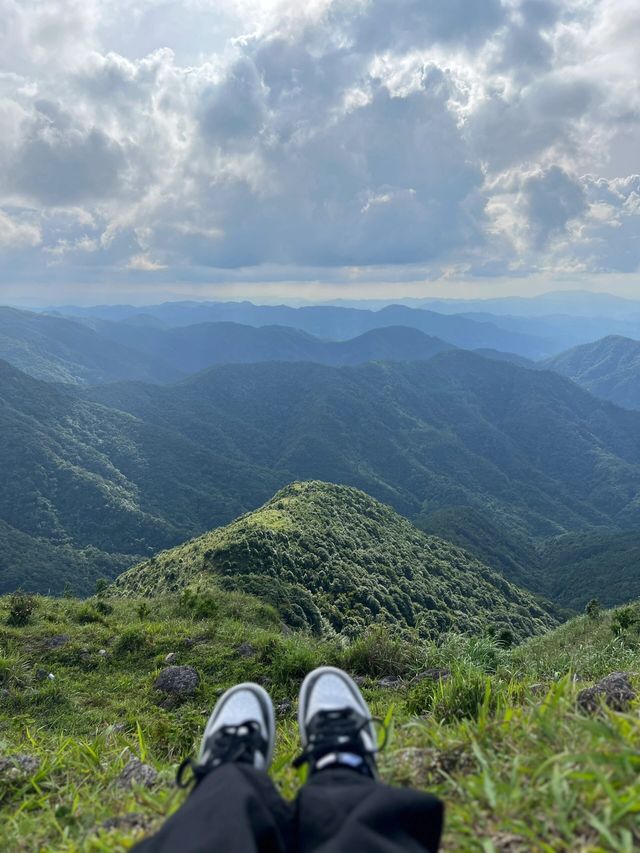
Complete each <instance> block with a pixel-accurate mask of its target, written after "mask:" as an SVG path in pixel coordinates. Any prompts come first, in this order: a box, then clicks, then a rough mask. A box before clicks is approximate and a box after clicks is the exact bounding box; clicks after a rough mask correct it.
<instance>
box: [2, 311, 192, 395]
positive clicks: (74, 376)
mask: <svg viewBox="0 0 640 853" xmlns="http://www.w3.org/2000/svg"><path fill="white" fill-rule="evenodd" d="M0 359H4V360H6V361H8V362H9V363H10V364H12V365H13V366H14V367H17V368H19V369H20V370H23V371H24V372H25V373H28V374H29V375H30V376H34V377H35V378H36V379H44V380H46V381H49V382H64V383H71V384H81V385H82V384H87V383H100V382H113V381H116V380H119V379H140V380H145V381H147V382H171V381H173V380H176V379H179V378H180V376H181V375H183V374H182V373H181V371H180V370H178V369H177V368H175V367H172V366H171V365H170V364H168V363H166V362H163V361H162V360H161V359H159V358H158V357H155V356H152V355H149V354H146V353H141V352H139V351H137V349H136V348H135V347H133V348H132V347H130V346H127V345H125V344H121V343H118V342H115V341H111V340H109V339H108V338H105V337H103V336H101V335H99V334H97V333H96V332H95V331H93V330H92V329H90V328H88V327H87V326H86V325H85V324H83V323H80V322H76V321H74V320H71V319H69V318H67V317H59V316H52V315H49V314H35V313H33V312H31V311H19V310H17V309H15V308H4V307H1V306H0Z"/></svg>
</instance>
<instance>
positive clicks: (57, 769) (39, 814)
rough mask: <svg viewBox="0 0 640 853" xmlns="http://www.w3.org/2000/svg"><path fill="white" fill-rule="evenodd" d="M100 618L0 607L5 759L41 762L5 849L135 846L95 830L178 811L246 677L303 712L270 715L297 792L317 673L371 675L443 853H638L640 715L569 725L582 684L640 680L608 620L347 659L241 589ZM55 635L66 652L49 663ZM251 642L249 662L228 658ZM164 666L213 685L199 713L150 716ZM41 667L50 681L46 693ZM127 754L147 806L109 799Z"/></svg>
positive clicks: (385, 639) (80, 610) (282, 764)
mask: <svg viewBox="0 0 640 853" xmlns="http://www.w3.org/2000/svg"><path fill="white" fill-rule="evenodd" d="M105 603H106V604H107V605H108V606H110V607H112V608H113V611H112V612H111V613H109V614H107V615H104V616H101V615H100V614H99V613H98V612H97V610H96V601H95V600H93V601H92V602H88V603H87V602H81V601H77V600H71V599H57V600H55V599H45V598H41V599H38V600H37V606H36V610H35V612H34V615H33V618H32V621H31V623H30V624H28V625H26V626H24V627H8V626H7V625H6V613H7V609H8V605H9V602H8V601H7V599H0V650H1V651H0V690H3V691H6V692H4V693H3V702H2V706H1V708H0V753H2V754H15V753H17V752H20V753H27V754H30V755H36V756H38V757H40V759H41V761H42V764H41V766H40V769H39V770H38V771H37V772H36V773H35V775H33V776H32V777H28V778H26V779H24V780H22V781H18V780H16V781H14V782H13V783H7V782H6V779H5V781H4V784H0V836H2V837H3V839H4V849H6V850H10V851H12V853H13V851H15V853H18V851H33V850H46V851H50V853H53V851H60V853H62V851H67V853H70V852H71V851H74V853H75V851H85V850H86V851H103V850H104V851H106V850H109V851H121V850H125V849H127V848H128V847H129V846H130V845H131V844H132V843H133V841H134V840H135V838H138V837H140V836H139V834H137V832H136V831H134V830H131V829H127V828H120V829H115V830H112V831H106V830H104V829H101V824H102V823H103V821H105V820H107V819H109V818H114V817H121V818H122V816H124V815H127V814H131V813H133V814H136V815H138V816H139V821H141V822H142V823H143V824H144V825H145V826H146V827H147V829H153V828H154V827H157V826H158V825H159V824H160V823H161V821H162V819H163V816H164V815H165V814H167V813H169V812H170V811H171V810H173V809H174V808H176V807H177V806H178V805H179V803H180V801H181V798H182V796H183V794H181V793H180V794H178V793H176V792H175V790H174V789H173V787H172V777H173V773H174V770H175V767H176V764H177V763H178V762H179V760H180V759H181V758H182V757H183V756H184V755H185V754H188V753H189V752H190V751H191V750H192V749H194V748H195V744H196V743H197V739H198V736H199V734H200V731H201V728H202V726H203V724H204V721H205V719H206V716H207V714H208V713H209V710H210V708H211V706H212V704H213V703H214V702H215V699H216V697H217V696H218V695H219V693H220V691H222V690H223V689H225V688H226V687H228V686H230V685H231V684H233V683H234V682H236V681H238V680H240V679H246V678H254V679H255V678H262V679H263V681H264V682H265V683H266V684H267V685H268V687H269V689H270V690H271V692H272V694H273V697H274V699H275V700H276V702H278V701H282V700H284V699H290V700H293V702H294V707H293V709H292V710H291V711H289V712H287V713H285V714H284V715H280V716H279V720H278V748H277V752H276V758H275V762H274V767H273V770H272V774H273V776H274V778H275V780H276V782H277V784H278V785H279V787H280V788H281V790H282V791H283V792H284V793H285V795H292V794H293V793H294V791H295V789H296V787H297V785H298V784H299V780H298V778H297V775H296V773H295V772H294V771H293V770H292V769H291V768H290V766H289V765H290V760H291V758H292V757H293V756H294V755H295V754H296V752H297V750H298V748H299V747H298V743H297V739H296V733H295V725H294V712H295V697H296V691H297V686H298V684H299V681H300V680H301V678H302V676H303V675H304V674H305V672H306V671H307V670H308V669H309V668H311V667H313V666H315V665H317V664H319V663H337V664H339V665H343V666H345V667H346V668H348V669H349V670H350V671H352V672H354V673H360V674H362V675H365V676H366V680H365V684H364V692H365V695H366V697H367V699H368V700H369V702H370V703H371V706H372V710H373V712H374V713H375V714H377V715H380V716H382V717H385V716H387V717H388V716H389V715H391V716H392V720H393V721H392V728H391V735H390V740H389V743H388V746H387V749H386V751H385V753H384V754H383V757H382V759H381V766H382V771H383V776H384V778H385V779H386V780H388V781H391V782H394V783H397V784H411V785H416V786H418V787H420V788H424V789H427V790H431V791H434V792H436V793H437V794H439V795H440V796H441V797H443V798H444V800H445V801H446V803H447V808H448V811H447V829H446V834H445V842H444V849H445V850H448V851H476V850H477V851H510V853H514V852H515V851H522V853H524V851H532V850H534V851H538V850H539V851H547V853H549V852H550V851H554V853H556V851H566V853H568V851H572V853H574V852H575V851H620V853H631V851H632V850H633V849H634V845H637V844H638V843H640V826H639V822H638V809H639V807H640V783H639V781H638V779H639V776H638V770H639V769H640V759H639V758H638V755H639V754H640V721H639V719H638V708H637V707H636V708H635V709H633V710H632V711H631V713H629V714H614V713H612V712H607V713H606V714H605V715H604V716H602V717H601V718H600V719H593V718H586V717H582V716H581V715H579V714H578V713H577V712H576V711H575V694H576V691H577V690H578V689H579V687H580V686H582V684H583V683H591V682H592V681H593V679H595V678H598V677H600V676H602V675H604V674H605V673H608V672H611V671H613V670H619V669H625V670H630V671H632V672H636V673H637V672H638V669H639V668H640V667H639V664H640V657H639V654H638V633H637V631H634V630H632V629H630V630H629V631H628V632H627V633H625V634H623V635H622V636H621V637H614V635H613V633H612V630H611V619H612V616H611V614H605V615H603V616H602V617H600V619H599V620H597V621H590V620H587V619H586V617H580V618H578V619H576V620H574V621H572V622H570V623H568V624H565V625H563V626H562V627H561V628H559V629H557V630H556V631H554V632H553V633H551V634H549V635H546V636H544V637H540V638H536V639H534V640H531V641H529V643H527V644H526V645H524V646H521V647H519V648H517V649H515V650H513V651H505V650H501V649H498V648H497V647H496V646H495V645H494V644H493V643H492V642H491V641H489V640H486V639H480V640H478V639H476V640H473V639H465V638H463V637H460V636H457V635H449V636H446V637H444V638H443V641H442V643H441V645H440V646H439V647H436V646H435V645H434V644H432V643H419V642H413V643H410V644H406V645H402V644H401V643H399V642H397V641H394V640H392V639H391V638H390V636H389V635H388V634H385V633H384V632H382V631H378V632H376V633H374V634H371V635H368V636H365V637H364V638H363V639H361V640H360V641H359V642H356V643H355V644H354V645H352V646H350V647H348V648H344V647H341V646H340V645H339V644H338V643H337V642H335V641H333V642H326V641H325V642H320V641H318V640H314V639H313V638H310V637H308V636H305V635H302V634H292V635H287V634H285V633H283V631H282V629H281V626H280V623H279V620H278V618H277V616H276V615H275V613H274V611H273V610H271V609H270V608H269V607H268V606H265V605H263V604H260V603H258V602H257V601H256V600H254V599H251V598H248V597H246V596H244V595H242V594H239V593H229V592H223V591H220V592H219V593H218V594H217V595H216V596H215V598H211V599H209V600H205V601H204V602H202V601H201V602H200V604H199V605H196V606H194V602H193V600H189V599H188V598H184V597H183V598H182V599H179V598H178V597H177V596H172V597H166V598H163V599H159V600H155V601H154V602H153V606H152V608H151V609H150V608H149V607H148V603H147V602H138V601H135V600H121V599H120V600H118V599H113V600H105ZM140 605H142V608H141V607H140ZM145 605H146V611H145ZM198 608H199V609H198ZM106 609H108V608H106ZM636 611H637V612H638V615H640V608H636ZM96 620H97V621H96ZM59 635H66V636H67V637H68V641H67V642H66V644H64V645H62V646H60V647H59V648H55V649H51V648H49V645H50V640H51V638H52V637H53V636H59ZM194 640H195V643H194V642H193V641H194ZM244 642H250V643H251V644H252V645H253V647H254V650H255V654H254V656H252V657H249V658H245V657H241V656H240V655H239V654H238V653H237V652H236V651H235V649H236V648H237V647H238V645H239V644H240V643H244ZM100 649H104V650H105V651H106V654H105V655H100V654H99V650H100ZM168 652H176V653H177V655H178V661H177V662H179V663H181V664H191V665H193V666H195V667H196V668H197V669H198V671H199V673H200V675H201V678H202V683H201V686H200V688H199V689H198V691H197V693H196V695H195V696H194V697H193V699H191V700H189V701H187V702H185V703H184V704H183V705H181V706H179V707H177V708H174V709H173V710H166V709H163V708H161V707H159V706H158V699H157V697H156V696H154V693H153V690H152V688H151V685H152V682H153V679H154V676H155V674H156V673H157V672H158V670H159V669H160V668H161V667H162V665H163V664H162V662H163V659H164V657H165V655H166V654H167V653H168ZM434 666H449V667H451V668H452V669H453V671H454V675H453V678H452V679H451V681H450V682H448V683H447V684H445V685H441V686H440V687H439V688H438V689H437V690H436V695H435V697H434V696H433V692H434V691H433V690H431V689H429V690H425V688H424V686H417V687H410V686H408V685H409V681H410V679H411V677H412V676H413V675H414V674H415V673H417V672H419V671H420V670H422V669H424V668H425V667H434ZM42 668H44V670H45V671H49V672H51V673H53V674H54V676H55V680H54V681H50V680H38V675H37V672H38V670H39V669H42ZM572 672H575V673H579V678H580V681H578V682H577V683H574V682H573V681H572V679H571V678H570V677H569V676H570V674H571V673H572ZM391 673H396V674H399V675H401V676H402V677H403V679H404V681H403V683H402V684H401V685H400V687H398V688H397V689H394V690H384V689H382V688H380V687H378V686H377V682H376V679H377V678H378V677H379V676H381V675H384V674H391ZM425 684H427V683H426V682H423V683H422V685H425ZM487 685H489V688H487ZM483 697H484V700H483ZM479 705H480V707H479ZM416 714H418V715H416ZM131 754H133V755H138V756H140V757H141V758H143V759H144V760H145V761H146V762H148V763H150V764H152V765H153V766H154V767H156V768H157V769H158V770H159V771H160V782H159V785H158V786H157V787H156V788H155V789H153V790H152V791H147V790H143V789H140V788H136V789H135V790H133V791H129V790H124V789H122V788H120V787H119V786H118V785H117V784H116V779H117V777H118V774H119V773H120V771H121V770H122V768H123V766H124V765H125V763H126V762H127V760H128V758H129V756H130V755H131Z"/></svg>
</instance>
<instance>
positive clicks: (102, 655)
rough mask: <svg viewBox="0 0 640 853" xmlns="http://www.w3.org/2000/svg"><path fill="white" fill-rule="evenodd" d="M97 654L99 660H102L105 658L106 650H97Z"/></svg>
mask: <svg viewBox="0 0 640 853" xmlns="http://www.w3.org/2000/svg"><path fill="white" fill-rule="evenodd" d="M98 654H99V655H100V657H101V658H104V657H106V656H107V650H106V649H98Z"/></svg>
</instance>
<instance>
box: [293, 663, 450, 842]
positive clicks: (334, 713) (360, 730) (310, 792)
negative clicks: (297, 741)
mask: <svg viewBox="0 0 640 853" xmlns="http://www.w3.org/2000/svg"><path fill="white" fill-rule="evenodd" d="M298 723H299V726H300V737H301V740H302V744H303V747H304V751H303V753H302V755H301V756H300V758H299V759H298V762H297V763H299V764H300V763H306V764H307V765H308V768H309V779H308V782H307V784H306V785H305V786H304V787H303V788H302V790H301V791H300V793H299V795H298V799H297V802H296V818H295V828H294V835H295V839H296V841H295V849H296V850H298V851H300V853H311V851H316V853H348V851H355V850H357V851H358V853H410V851H415V853H418V851H429V853H434V851H437V849H438V844H439V841H440V835H441V832H442V821H443V806H442V803H441V802H440V800H438V799H437V798H436V797H433V796H431V795H429V794H425V793H422V792H420V791H412V790H407V789H403V788H392V787H390V786H388V785H384V784H382V783H381V782H380V781H378V773H377V768H376V763H375V753H376V751H377V743H376V733H375V728H374V725H373V723H372V721H371V714H370V712H369V708H368V707H367V704H366V702H365V701H364V698H363V696H362V694H361V693H360V691H359V689H358V687H357V686H356V684H355V683H354V682H353V680H352V679H351V678H349V676H348V675H347V674H346V673H345V672H343V671H342V670H339V669H335V668H333V667H321V668H320V669H317V670H315V671H314V672H312V673H310V674H309V675H308V676H307V678H306V679H305V680H304V682H303V685H302V688H301V690H300V700H299V706H298Z"/></svg>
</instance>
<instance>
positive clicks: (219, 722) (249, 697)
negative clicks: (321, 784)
mask: <svg viewBox="0 0 640 853" xmlns="http://www.w3.org/2000/svg"><path fill="white" fill-rule="evenodd" d="M275 733H276V725H275V714H274V711H273V703H272V702H271V698H270V696H269V694H268V693H267V691H266V690H265V689H264V688H263V687H260V685H259V684H252V683H250V682H247V683H246V684H237V685H236V686H235V687H231V688H230V689H229V690H227V691H226V693H223V695H222V696H221V697H220V698H219V699H218V701H217V702H216V706H215V708H214V709H213V712H212V714H211V716H210V717H209V720H208V722H207V725H206V726H205V730H204V735H203V736H202V742H201V744H200V752H199V753H198V758H197V759H196V761H191V760H190V759H187V760H186V761H184V762H183V763H182V765H181V766H180V769H179V770H178V779H177V781H178V784H179V785H182V784H183V781H182V776H183V773H184V770H185V769H186V767H187V766H190V767H191V768H192V771H193V775H194V777H195V780H196V783H197V782H199V781H200V780H201V779H202V778H203V777H204V776H206V775H207V773H209V772H210V771H211V770H215V769H216V768H217V767H220V766H221V765H223V764H229V763H231V762H239V763H243V764H251V765H253V766H254V767H256V768H257V769H258V770H268V769H269V767H270V765H271V759H272V757H273V747H274V743H275ZM187 784H188V783H187Z"/></svg>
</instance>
